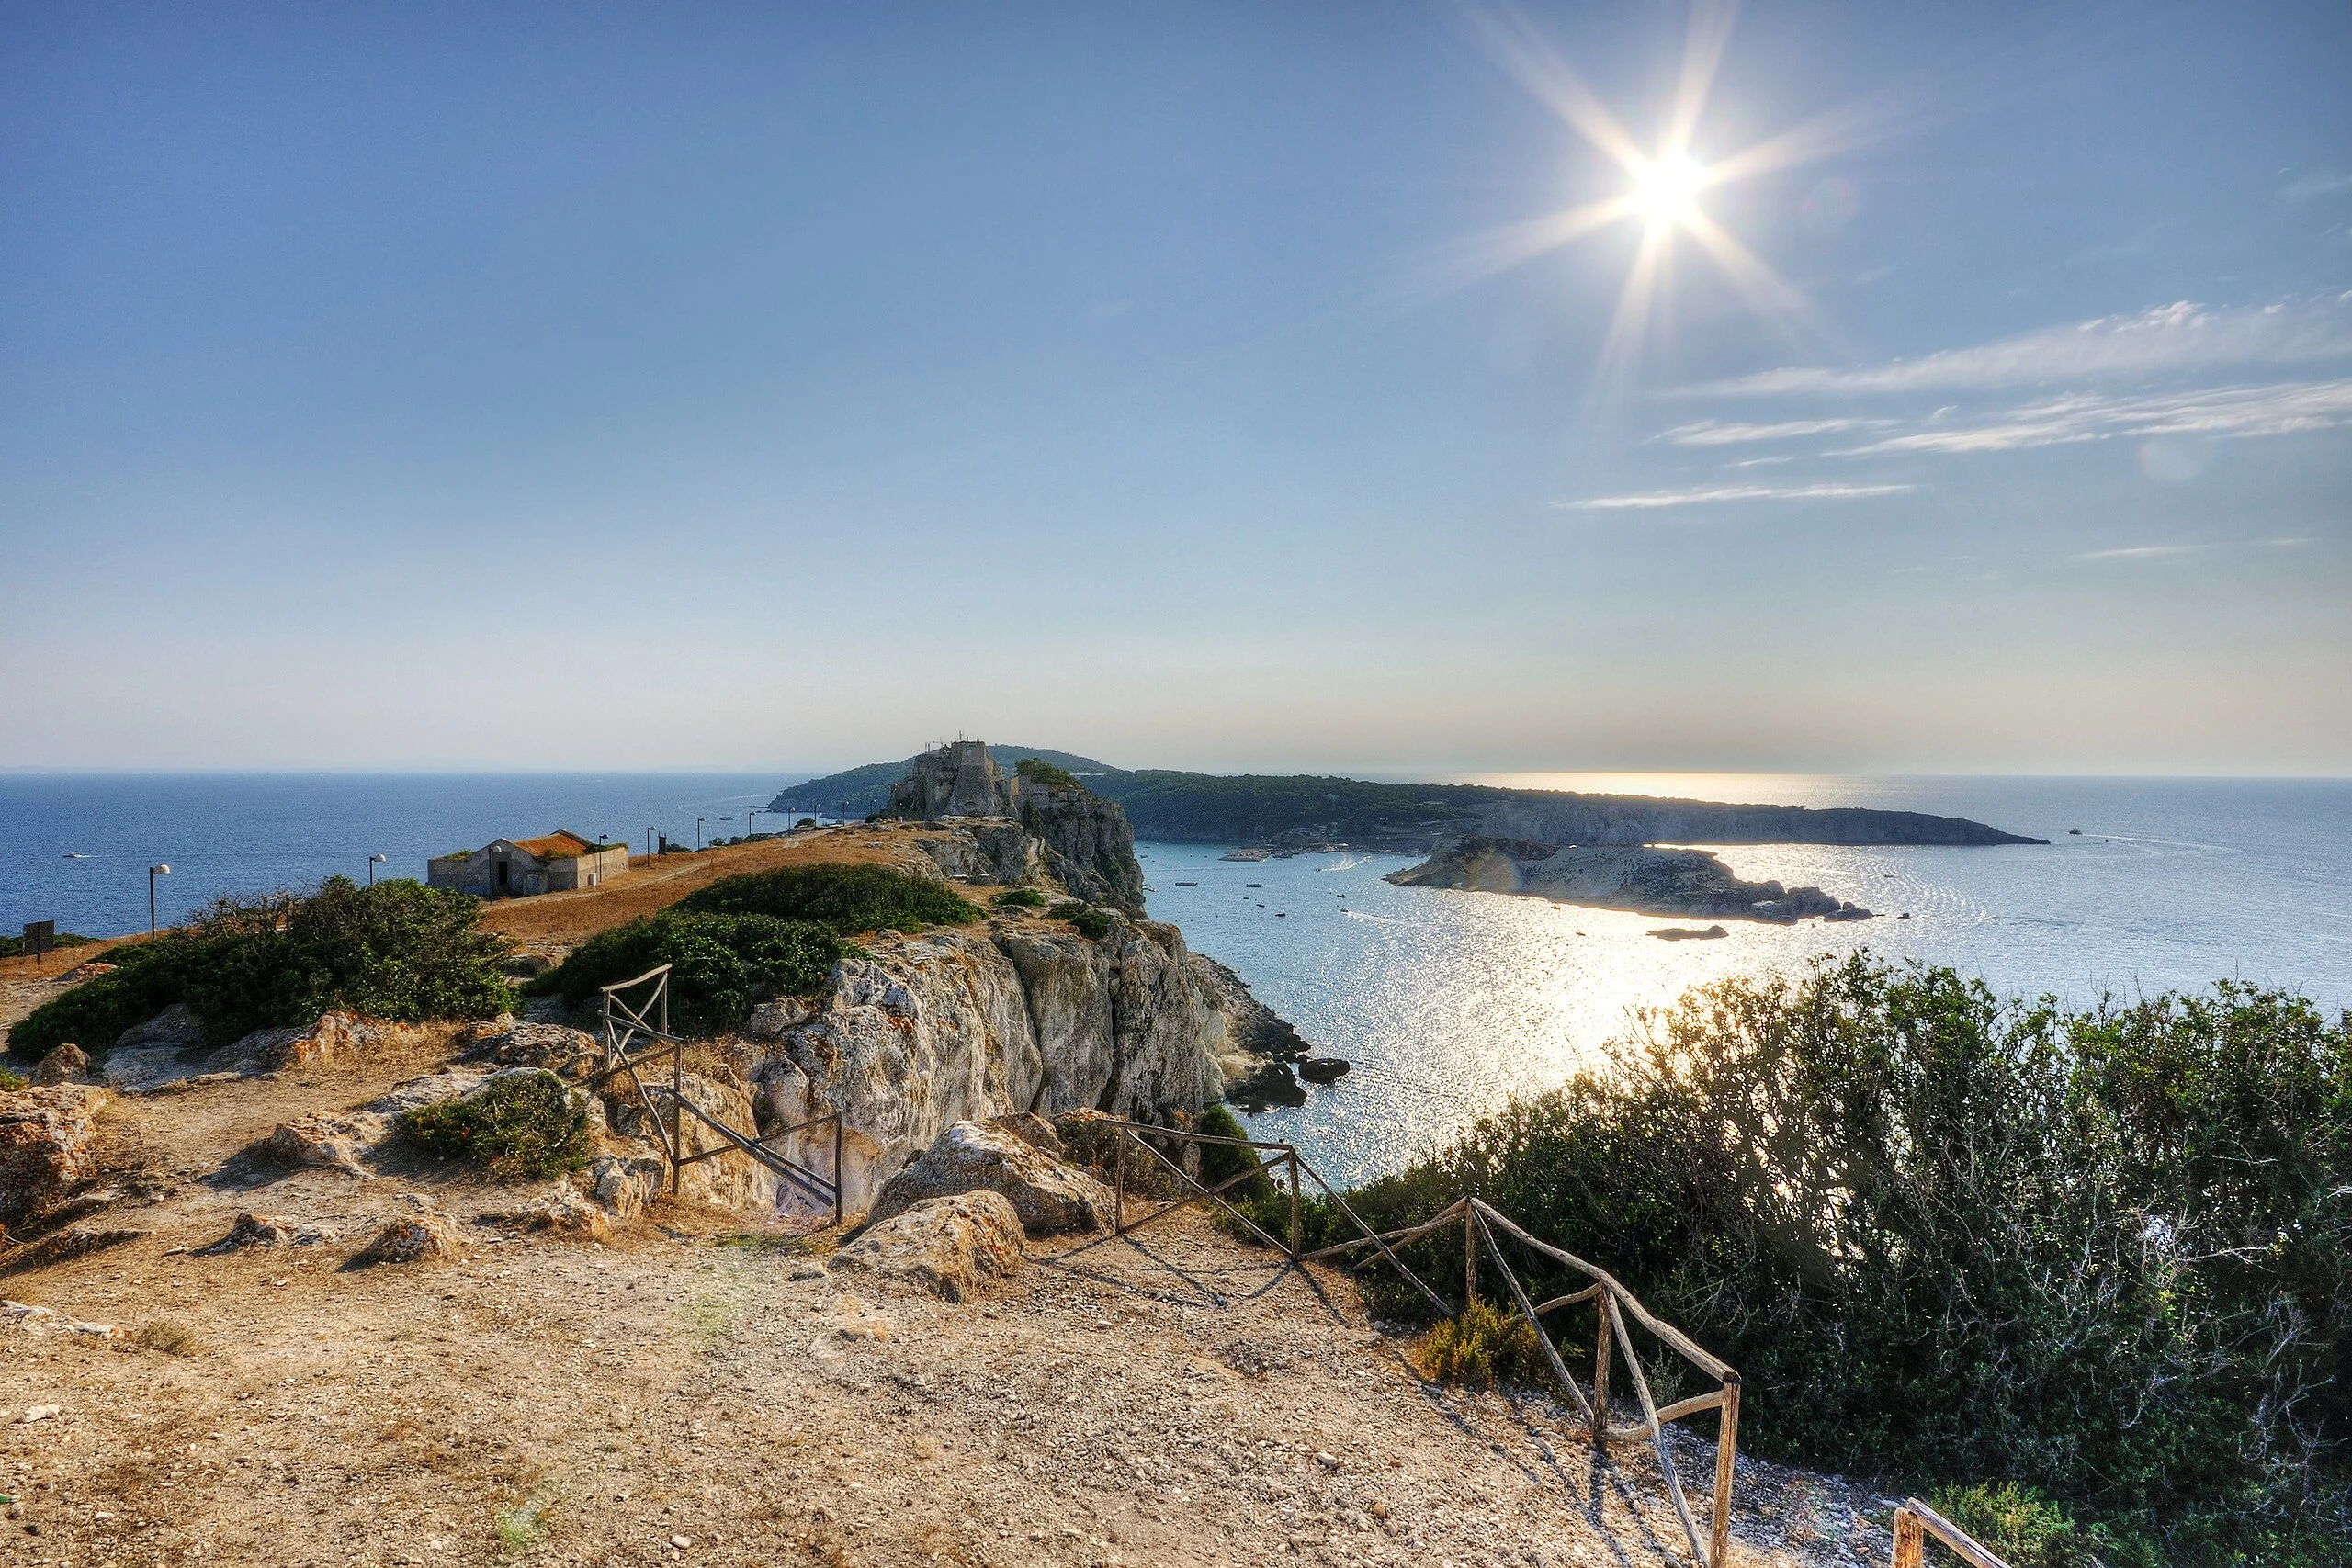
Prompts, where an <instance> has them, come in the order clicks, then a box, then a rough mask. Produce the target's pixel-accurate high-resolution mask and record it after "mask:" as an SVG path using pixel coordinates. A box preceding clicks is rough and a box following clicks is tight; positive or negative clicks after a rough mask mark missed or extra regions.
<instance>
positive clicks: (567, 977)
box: [526, 909, 848, 1034]
mask: <svg viewBox="0 0 2352 1568" xmlns="http://www.w3.org/2000/svg"><path fill="white" fill-rule="evenodd" d="M847 947H848V944H847V943H845V942H842V940H841V938H839V937H837V936H835V935H834V934H833V933H832V932H831V931H827V930H826V929H825V928H824V927H823V926H820V925H813V924H811V923H809V921H806V920H779V919H771V918H769V917H768V916H766V915H706V914H692V913H681V912H680V911H679V910H677V909H664V910H662V911H661V912H660V913H659V914H654V915H649V916H645V917H642V918H640V919H634V920H631V921H630V922H629V923H628V924H627V925H625V926H616V927H615V928H614V929H612V930H611V931H598V932H597V933H596V934H595V935H594V936H592V937H590V938H589V939H588V940H587V941H586V942H582V943H581V944H580V945H579V946H578V947H577V948H575V949H573V950H572V952H571V955H570V956H568V957H567V958H565V959H564V961H563V962H562V963H561V964H558V965H557V966H556V967H555V968H553V969H550V970H548V972H547V973H546V974H544V975H542V976H539V977H538V978H537V979H536V980H533V981H532V982H531V983H530V985H529V986H528V987H526V989H528V990H529V991H530V992H531V993H532V994H533V995H534V996H560V997H561V998H563V999H564V1002H565V1004H566V1005H567V1006H571V1007H575V1008H576V1007H579V1006H580V1005H582V1003H584V1002H586V1001H588V1000H590V999H591V998H594V996H595V995H596V993H597V991H598V990H599V989H600V988H601V987H605V986H611V985H616V984H618V983H619V982H621V981H623V980H629V979H634V978H635V977H636V976H639V975H642V974H644V973H645V972H646V971H647V970H649V969H651V968H654V967H656V966H657V965H660V964H669V965H670V1030H671V1032H672V1033H673V1034H719V1033H724V1032H727V1031H728V1030H730V1029H733V1028H736V1027H737V1026H738V1025H740V1024H741V1022H742V1021H743V1020H744V1019H745V1018H747V1017H749V1016H750V1014H751V1011H752V1008H754V1007H756V1006H757V1005H759V1003H761V1002H763V1001H765V1000H767V999H768V998H772V997H792V996H808V995H809V994H811V993H813V992H815V991H817V990H818V989H820V988H821V987H823V985H824V983H825V976H827V975H829V974H831V972H832V967H833V963H834V961H835V960H836V959H838V958H840V957H841V956H842V953H844V952H845V951H847ZM628 999H629V1000H630V1001H631V1002H632V1003H634V1001H635V998H628Z"/></svg>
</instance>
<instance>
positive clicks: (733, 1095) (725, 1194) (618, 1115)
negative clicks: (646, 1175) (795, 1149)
mask: <svg viewBox="0 0 2352 1568" xmlns="http://www.w3.org/2000/svg"><path fill="white" fill-rule="evenodd" d="M619 1087H620V1088H621V1089H627V1088H628V1080H627V1079H626V1078H623V1079H622V1080H620V1086H619ZM661 1087H662V1089H667V1088H668V1076H667V1073H666V1071H665V1072H664V1074H663V1075H662V1080H661ZM679 1088H680V1089H681V1090H682V1091H683V1092H684V1095H685V1097H686V1103H687V1104H689V1105H692V1106H694V1107H695V1109H697V1110H699V1111H702V1113H703V1114H704V1115H705V1116H708V1117H710V1118H711V1119H712V1120H713V1121H716V1122H720V1123H722V1124H724V1125H725V1126H727V1127H729V1128H731V1129H733V1130H734V1131H735V1132H737V1133H740V1134H742V1135H743V1136H744V1137H746V1138H750V1137H755V1136H757V1135H758V1134H757V1132H756V1122H755V1121H754V1119H753V1111H752V1096H751V1091H750V1090H749V1089H746V1088H745V1087H744V1086H743V1084H742V1083H741V1080H737V1079H734V1078H733V1075H732V1074H729V1077H728V1078H725V1079H721V1078H711V1077H704V1076H703V1075H702V1074H700V1073H686V1074H683V1075H681V1077H680V1079H679ZM605 1110H606V1112H607V1114H608V1116H609V1118H610V1122H611V1126H612V1130H613V1132H614V1134H616V1135H617V1136H619V1137H622V1138H625V1139H629V1140H632V1141H634V1142H636V1143H637V1144H639V1145H641V1146H643V1147H644V1148H645V1149H646V1150H647V1152H649V1153H650V1151H651V1150H652V1149H654V1148H656V1147H658V1146H659V1144H660V1138H659V1135H658V1134H656V1133H655V1132H654V1130H653V1125H652V1122H651V1120H650V1116H649V1115H648V1113H647V1111H646V1108H645V1104H644V1102H643V1101H641V1100H639V1099H638V1098H637V1096H636V1095H635V1094H634V1093H628V1094H615V1095H613V1096H612V1097H611V1098H609V1099H608V1100H606V1101H605ZM668 1116H669V1111H668V1106H667V1102H666V1100H665V1101H664V1102H663V1110H662V1117H663V1120H664V1122H665V1123H666V1122H667V1120H668ZM678 1122H679V1126H678V1134H679V1141H680V1143H681V1144H682V1145H684V1151H685V1153H686V1154H687V1155H688V1156H694V1155H697V1154H703V1153H706V1152H707V1151H711V1150H721V1149H727V1148H728V1147H729V1145H728V1141H727V1140H726V1139H725V1138H722V1137H721V1136H719V1135H718V1134H717V1133H715V1132H713V1131H711V1129H710V1128H709V1127H708V1126H707V1125H706V1124H705V1123H704V1122H702V1121H701V1120H700V1119H699V1118H697V1117H695V1116H692V1115H682V1116H680V1117H679V1119H678ZM631 1152H632V1153H634V1152H635V1151H634V1150H632V1151H631ZM656 1164H657V1166H658V1164H659V1161H658V1159H657V1161H656ZM661 1179H662V1181H663V1182H664V1183H665V1184H666V1181H667V1172H666V1171H664V1172H663V1175H662V1178H661ZM782 1180H783V1179H782V1178H780V1177H778V1176H777V1175H776V1174H775V1172H774V1171H772V1170H770V1169H769V1168H767V1167H766V1166H763V1165H761V1164H759V1163H758V1162H756V1161H755V1160H753V1159H752V1157H751V1156H748V1155H743V1154H737V1153H731V1152H730V1153H722V1154H717V1155H714V1156H713V1157H711V1158H709V1159H706V1160H696V1161H695V1163H694V1164H692V1165H689V1166H687V1167H686V1168H685V1169H684V1172H683V1173H682V1174H681V1176H680V1179H679V1195H680V1196H681V1197H684V1198H690V1199H693V1200H694V1201H696V1202H701V1203H709V1204H712V1205H714V1206H716V1207H718V1208H721V1209H739V1210H741V1209H773V1208H775V1206H776V1201H777V1199H778V1198H779V1197H780V1196H781V1191H780V1188H781V1186H782Z"/></svg>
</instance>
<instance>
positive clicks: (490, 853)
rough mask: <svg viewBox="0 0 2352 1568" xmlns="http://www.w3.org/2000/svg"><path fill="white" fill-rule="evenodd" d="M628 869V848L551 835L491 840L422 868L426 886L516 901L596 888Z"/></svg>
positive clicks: (443, 856)
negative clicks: (529, 896) (528, 897)
mask: <svg viewBox="0 0 2352 1568" xmlns="http://www.w3.org/2000/svg"><path fill="white" fill-rule="evenodd" d="M627 870H628V847H627V846H626V845H623V844H599V843H591V842H590V841H589V840H586V839H583V838H582V837H581V836H580V835H579V834H577V833H566V832H554V833H549V834H548V835H547V836H546V837H544V838H538V839H492V840H491V841H490V842H489V843H487V844H484V845H483V846H482V847H481V848H480V849H478V850H459V851H458V852H456V853H454V854H446V855H439V856H435V858H434V859H432V860H429V861H426V862H425V863H424V880H425V884H426V886H432V887H440V888H446V889H447V890H448V891H450V892H452V893H470V894H472V895H474V896H475V897H478V898H520V897H527V896H528V895H531V894H534V893H562V892H566V891H569V890H570V889H571V888H575V887H594V886H598V885H599V884H601V883H604V882H606V881H609V880H610V879H612V878H613V877H616V876H618V875H619V874H621V873H622V872H624V871H627Z"/></svg>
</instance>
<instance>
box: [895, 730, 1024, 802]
mask: <svg viewBox="0 0 2352 1568" xmlns="http://www.w3.org/2000/svg"><path fill="white" fill-rule="evenodd" d="M885 815H888V816H891V817H899V818H908V819H910V820H911V821H916V822H936V821H937V820H939V818H943V817H1012V818H1018V817H1019V816H1020V815H1021V776H1020V775H1019V774H1018V773H1006V772H1005V771H1004V770H1003V769H1001V768H1000V767H998V766H997V765H996V759H995V758H993V757H991V756H989V749H988V746H987V745H986V744H985V743H984V742H982V741H978V740H951V741H949V742H948V743H947V744H946V745H944V746H942V747H939V748H938V749H937V750H931V751H925V752H924V753H923V754H922V756H920V757H917V758H916V759H915V761H914V766H913V768H912V769H911V770H910V771H909V773H908V774H907V776H906V777H905V778H903V779H900V780H899V782H898V783H897V784H894V785H893V786H891V790H890V805H889V807H888V810H887V812H886V813H885Z"/></svg>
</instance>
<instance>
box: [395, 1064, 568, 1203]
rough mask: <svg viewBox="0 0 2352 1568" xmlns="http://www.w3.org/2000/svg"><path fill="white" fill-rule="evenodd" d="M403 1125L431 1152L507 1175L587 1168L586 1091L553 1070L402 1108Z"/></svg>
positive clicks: (540, 1174) (521, 1176)
mask: <svg viewBox="0 0 2352 1568" xmlns="http://www.w3.org/2000/svg"><path fill="white" fill-rule="evenodd" d="M398 1125H399V1127H400V1130H401V1132H402V1133H404V1134H407V1135H408V1137H409V1138H410V1139H411V1140H413V1142H414V1143H415V1144H416V1145H417V1146H418V1147H419V1148H421V1149H423V1150H424V1152H425V1153H427V1154H430V1155H434V1156H438V1157H440V1158H442V1159H456V1158H464V1159H468V1160H471V1161H472V1162H474V1163H475V1164H477V1165H480V1166H481V1167H482V1168H485V1169H487V1170H488V1171H489V1172H490V1173H491V1174H492V1176H495V1177H498V1178H500V1179H505V1180H515V1179H526V1178H539V1177H549V1176H565V1175H569V1174H570V1173H571V1172H572V1171H575V1170H582V1169H585V1168H587V1165H588V1160H589V1157H590V1156H591V1155H593V1154H594V1146H593V1145H592V1144H591V1143H590V1140H589V1136H588V1097H587V1096H585V1095H583V1094H580V1093H578V1092H576V1091H574V1090H573V1089H570V1088H568V1087H567V1086H566V1085H565V1084H564V1081H563V1080H562V1079H561V1078H559V1077H556V1076H555V1075H554V1074H553V1073H548V1072H536V1073H514V1074H510V1075H508V1076H506V1077H495V1078H492V1079H491V1080H490V1082H489V1083H487V1084H485V1085H483V1086H482V1087H481V1089H477V1090H475V1091H474V1092H473V1093H472V1094H469V1095H464V1096H461V1097H460V1098H458V1099H456V1100H441V1101H439V1102H437V1103H435V1104H433V1105H422V1106H419V1107H417V1108H416V1109H415V1110H413V1111H402V1112H401V1115H400V1119H399V1123H398Z"/></svg>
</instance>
